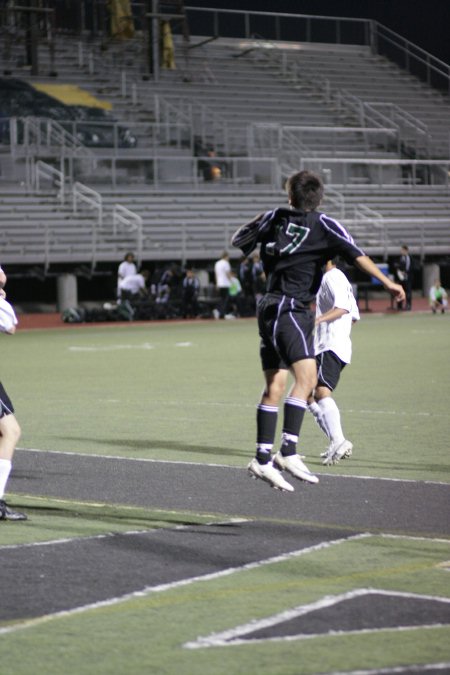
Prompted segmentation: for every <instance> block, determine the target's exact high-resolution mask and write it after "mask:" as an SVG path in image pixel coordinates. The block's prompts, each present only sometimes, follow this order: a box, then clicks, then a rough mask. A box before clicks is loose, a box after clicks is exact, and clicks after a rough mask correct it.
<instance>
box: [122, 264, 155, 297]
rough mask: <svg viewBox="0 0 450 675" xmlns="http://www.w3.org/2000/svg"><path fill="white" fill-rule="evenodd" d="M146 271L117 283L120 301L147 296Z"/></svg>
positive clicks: (131, 275)
mask: <svg viewBox="0 0 450 675" xmlns="http://www.w3.org/2000/svg"><path fill="white" fill-rule="evenodd" d="M147 279H148V270H142V272H140V273H139V274H129V275H128V276H126V277H125V278H124V279H122V280H121V281H120V282H119V293H120V299H121V300H132V299H134V298H136V297H140V296H143V295H147Z"/></svg>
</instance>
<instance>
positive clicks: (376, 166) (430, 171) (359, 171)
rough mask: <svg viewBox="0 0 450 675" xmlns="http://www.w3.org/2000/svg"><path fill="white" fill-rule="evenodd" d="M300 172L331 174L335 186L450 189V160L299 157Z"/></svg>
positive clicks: (331, 181) (331, 180)
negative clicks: (355, 185)
mask: <svg viewBox="0 0 450 675" xmlns="http://www.w3.org/2000/svg"><path fill="white" fill-rule="evenodd" d="M297 162H298V167H299V168H300V169H312V170H315V171H322V172H323V171H327V172H329V177H330V183H331V184H332V185H338V186H339V185H351V184H355V183H365V184H368V185H369V184H371V185H377V186H379V187H383V186H389V185H410V186H414V185H441V186H445V187H446V188H447V189H448V188H449V187H450V159H449V160H439V159H420V160H419V159H418V160H413V159H363V158H356V157H342V158H336V157H306V156H301V155H299V156H298V158H297Z"/></svg>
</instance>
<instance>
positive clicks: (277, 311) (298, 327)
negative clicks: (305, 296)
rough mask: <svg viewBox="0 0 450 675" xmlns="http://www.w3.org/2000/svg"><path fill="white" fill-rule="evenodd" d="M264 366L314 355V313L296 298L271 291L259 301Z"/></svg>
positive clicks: (286, 363)
mask: <svg viewBox="0 0 450 675" xmlns="http://www.w3.org/2000/svg"><path fill="white" fill-rule="evenodd" d="M258 327H259V335H260V337H261V343H260V357H261V364H262V368H263V370H278V369H280V368H285V369H288V368H289V367H290V366H291V365H292V364H293V363H295V362H296V361H301V360H302V359H313V358H314V314H313V312H311V310H310V309H309V307H305V306H303V305H300V304H299V303H297V302H296V301H295V300H294V299H293V298H288V297H287V296H283V295H278V294H276V293H267V294H266V295H265V296H264V297H263V299H262V300H261V302H260V303H259V305H258Z"/></svg>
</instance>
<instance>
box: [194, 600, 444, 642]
mask: <svg viewBox="0 0 450 675" xmlns="http://www.w3.org/2000/svg"><path fill="white" fill-rule="evenodd" d="M366 595H384V596H386V597H392V596H394V597H399V598H407V599H414V600H432V601H437V602H442V603H445V604H450V598H445V597H439V596H432V595H418V594H415V593H403V592H397V591H385V590H378V589H371V588H356V589H354V590H353V591H348V592H347V593H341V594H339V595H331V596H325V597H324V598H321V599H320V600H317V601H316V602H312V603H310V604H308V605H299V606H298V607H293V608H292V609H288V610H285V611H284V612H280V613H278V614H274V615H272V616H269V617H266V618H264V619H260V620H252V621H249V622H248V623H246V624H243V625H241V626H236V627H235V628H231V629H230V630H226V631H222V632H220V633H212V634H211V635H208V636H207V637H199V638H197V640H195V641H194V642H186V643H185V644H184V645H183V647H186V648H187V649H201V648H204V647H227V646H230V645H237V644H240V645H242V644H251V643H257V644H261V643H262V642H280V641H283V642H284V641H292V640H306V639H310V638H313V637H318V636H319V635H321V636H322V637H324V636H331V635H338V636H339V635H348V634H359V633H373V632H379V631H391V630H401V629H403V630H408V629H414V628H428V627H438V626H439V627H442V626H444V625H445V626H447V625H448V624H433V625H430V626H428V625H423V626H404V627H401V628H399V627H397V626H395V627H384V628H367V629H361V630H351V631H328V632H327V633H317V634H312V633H306V634H305V633H300V634H298V635H286V636H282V637H280V636H277V637H273V638H263V639H257V638H249V639H248V640H246V639H243V636H245V635H248V634H249V633H254V632H255V631H257V630H262V629H264V628H272V627H273V626H276V625H277V624H279V623H283V622H285V621H291V620H292V619H297V618H298V617H300V616H305V615H306V614H309V613H310V612H315V611H317V610H320V609H325V608H327V607H333V606H334V605H337V604H339V603H340V602H344V601H346V600H353V599H354V598H358V597H363V596H366Z"/></svg>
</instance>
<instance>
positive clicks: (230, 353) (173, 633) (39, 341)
mask: <svg viewBox="0 0 450 675" xmlns="http://www.w3.org/2000/svg"><path fill="white" fill-rule="evenodd" d="M449 336H450V321H449V318H448V316H443V317H442V316H429V315H420V314H409V313H408V314H402V315H396V316H374V315H373V316H372V315H369V316H366V315H364V316H363V320H362V321H361V322H360V324H359V325H357V326H356V327H355V328H354V330H353V346H354V358H353V362H352V365H351V366H349V367H348V368H347V369H346V370H345V371H344V373H343V376H342V379H341V382H340V384H339V387H338V390H337V392H336V401H337V403H338V405H339V407H340V409H341V414H342V418H343V426H344V431H345V434H346V436H347V437H348V438H350V439H351V440H352V441H353V443H354V456H353V457H352V459H351V460H349V461H346V462H341V463H340V464H339V465H338V466H336V467H322V466H321V463H320V458H319V456H318V455H319V453H320V451H321V450H323V449H324V448H325V445H326V439H325V438H324V436H323V435H322V434H321V432H320V431H319V430H318V428H317V427H316V426H315V423H314V421H313V419H312V417H311V416H307V418H306V419H305V423H304V425H303V430H302V439H301V446H300V449H301V451H302V452H303V453H304V454H306V456H307V460H306V461H307V464H308V466H309V467H310V468H311V469H312V470H314V471H315V472H317V473H318V474H320V473H331V472H332V473H334V474H337V475H343V476H344V475H354V476H372V477H384V478H395V479H406V480H414V481H434V482H441V483H442V482H444V483H449V482H450V455H449V441H448V436H449V433H448V432H449V421H448V420H449V417H448V400H449V382H450V364H449V359H448V347H449ZM2 351H3V354H2V373H1V379H2V382H3V384H4V385H5V387H6V389H7V391H8V393H9V394H10V396H11V398H12V400H13V402H14V405H15V408H16V414H17V417H18V419H19V421H20V423H21V426H22V431H23V435H22V438H21V441H20V444H19V445H20V447H21V448H27V449H32V448H35V449H40V450H52V451H58V452H71V453H80V454H97V455H110V456H120V457H129V458H149V459H159V460H172V461H173V460H176V461H180V460H181V461H186V462H194V463H215V464H224V465H230V466H242V467H245V465H246V463H247V462H248V460H249V459H250V458H251V456H252V455H253V450H254V432H255V405H256V403H257V400H258V398H259V395H260V391H261V388H262V382H263V381H262V376H261V372H260V366H259V358H258V337H257V333H256V326H255V322H254V321H252V320H245V321H235V322H233V321H229V322H205V323H201V322H199V323H195V322H186V323H173V324H169V323H167V324H166V323H161V324H152V323H149V324H146V325H139V326H134V325H130V326H113V325H107V326H105V327H76V328H73V329H67V330H42V331H19V332H18V333H17V334H16V335H15V336H14V337H5V336H3V337H2ZM261 489H262V490H263V489H268V488H266V486H261ZM9 496H10V497H11V501H12V502H14V500H15V499H17V500H20V504H22V505H23V506H24V507H25V508H26V510H27V513H29V514H30V521H28V522H27V523H17V524H13V523H6V524H4V525H1V526H0V559H1V555H2V546H6V545H11V544H23V543H32V542H38V541H51V540H54V539H55V540H56V539H61V538H63V537H68V538H70V537H87V536H93V535H96V534H101V533H110V532H120V531H129V530H139V529H142V530H151V529H153V528H155V527H156V528H159V527H171V526H174V525H176V524H178V523H179V522H180V521H181V520H182V521H183V522H186V523H192V524H195V523H203V522H211V520H212V519H214V516H210V515H208V516H206V515H205V514H197V513H194V512H192V513H176V512H172V513H169V512H162V511H161V512H155V511H149V510H146V509H142V508H137V507H136V508H130V507H125V506H123V505H121V504H110V505H99V504H95V503H94V501H95V495H93V500H92V503H77V502H73V501H72V502H71V501H70V500H67V501H66V502H62V501H61V500H56V499H50V498H47V497H46V496H45V495H43V496H41V497H33V496H31V495H30V496H26V495H25V496H24V495H14V494H12V495H9ZM283 498H284V497H283ZM423 508H426V504H424V505H423ZM237 511H238V507H237ZM347 535H348V533H347ZM347 535H346V536H347ZM343 536H344V535H343ZM449 543H450V542H449V541H446V540H445V539H444V538H440V539H439V540H433V539H429V540H427V539H420V540H415V539H413V538H406V537H405V538H402V537H388V538H385V537H383V536H382V535H380V534H374V535H373V536H367V537H365V538H362V539H359V538H355V539H350V540H349V541H346V542H343V543H341V544H338V545H336V546H333V547H331V548H325V549H322V550H316V551H311V552H309V553H307V554H305V555H304V556H298V557H294V558H292V559H289V560H285V561H281V562H274V563H271V564H268V565H265V566H262V567H258V568H256V569H248V570H247V569H242V570H239V571H237V572H235V573H234V574H231V575H229V576H224V577H220V578H215V579H211V580H207V581H196V582H193V583H191V584H189V585H186V586H184V587H183V586H182V587H174V588H171V589H168V590H166V591H164V592H150V591H149V592H148V593H145V594H143V595H142V596H141V597H133V598H130V599H128V600H127V601H124V602H119V603H116V604H111V605H110V606H100V607H97V608H92V609H90V610H88V611H85V612H81V613H78V614H77V613H72V614H68V615H67V616H59V617H43V618H41V619H37V620H31V621H30V622H29V624H27V623H24V624H23V625H20V624H18V625H14V622H11V623H6V624H3V626H2V624H0V673H1V675H22V674H23V675H25V674H26V675H31V673H32V674H33V675H53V674H57V673H58V674H59V673H61V674H62V673H64V675H84V674H86V675H88V674H89V675H90V674H91V673H95V674H97V673H98V674H102V675H103V674H105V675H106V674H114V675H115V674H122V673H124V674H125V673H127V674H131V675H134V674H136V675H138V674H140V673H151V674H152V675H153V674H157V675H159V674H161V675H162V674H167V675H172V674H175V673H177V674H183V675H185V674H186V675H197V674H199V673H202V674H203V673H205V674H206V675H221V674H225V673H227V675H230V674H233V675H234V674H237V673H240V674H241V673H242V674H243V675H253V673H255V674H256V673H258V675H262V674H264V675H266V674H267V675H268V674H271V675H272V674H273V675H288V674H289V675H290V674H292V675H299V674H301V673H304V674H305V675H308V674H310V673H311V674H313V673H332V672H350V671H353V670H358V669H359V670H362V669H364V670H369V669H373V670H379V669H381V668H385V667H386V668H387V667H390V666H402V665H403V664H405V665H406V668H407V664H413V663H414V664H422V663H423V664H427V663H439V662H448V661H450V648H449V647H448V645H449V644H450V628H449V627H448V626H444V627H441V628H437V627H434V628H429V629H426V628H423V629H420V630H419V629H407V630H403V631H392V630H382V631H380V632H374V633H370V634H367V635H363V634H346V635H341V636H322V637H315V638H313V639H306V640H302V641H295V640H294V641H291V642H268V643H261V644H245V645H242V644H238V645H235V646H226V647H224V646H218V647H210V648H206V649H186V648H184V647H183V645H184V644H185V643H187V642H193V641H196V640H197V639H198V638H199V637H202V636H203V637H204V636H208V635H210V634H212V633H216V632H218V633H220V632H221V631H225V630H228V629H230V628H233V627H235V626H239V625H242V624H247V623H248V622H250V621H252V620H254V619H259V618H264V617H267V616H270V615H272V614H275V613H277V612H281V611H283V610H284V609H286V607H292V606H299V605H303V604H307V603H311V602H316V601H318V600H320V599H321V598H323V597H324V596H330V595H331V596H333V595H339V594H341V593H347V592H351V591H352V590H354V589H359V588H376V589H383V590H387V591H389V590H393V591H396V592H404V593H420V594H423V595H432V596H441V597H445V598H450V591H449V585H448V579H449V577H448V575H449V571H448V569H449V567H448V566H449V563H448V561H449V559H450V547H449ZM118 573H120V571H118ZM17 583H18V584H20V569H18V570H17ZM67 583H70V578H68V579H67ZM2 592H4V591H0V593H2ZM0 602H1V598H0ZM2 628H3V629H4V632H3V634H2V632H1V630H2ZM5 629H7V630H8V631H10V632H5ZM403 672H408V670H407V669H406V670H404V671H403Z"/></svg>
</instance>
